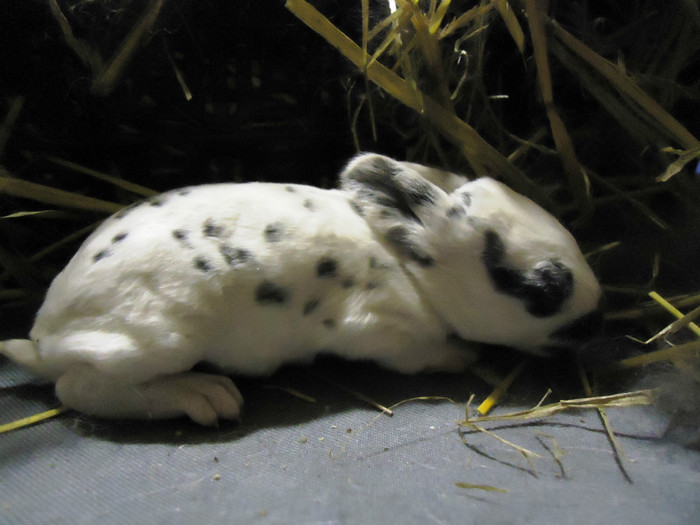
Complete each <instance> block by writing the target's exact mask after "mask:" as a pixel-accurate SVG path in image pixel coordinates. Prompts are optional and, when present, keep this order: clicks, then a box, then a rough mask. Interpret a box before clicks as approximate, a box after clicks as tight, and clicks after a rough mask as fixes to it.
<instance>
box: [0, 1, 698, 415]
mask: <svg viewBox="0 0 700 525" xmlns="http://www.w3.org/2000/svg"><path fill="white" fill-rule="evenodd" d="M6 4H7V5H4V6H3V7H2V9H3V10H5V11H6V13H4V16H3V20H4V24H5V26H6V28H7V30H6V31H4V34H3V37H4V40H5V42H4V45H3V49H4V55H3V58H2V59H1V62H0V78H2V79H3V82H2V89H3V90H4V97H3V98H2V100H1V101H0V120H2V127H1V128H0V217H2V218H1V219H0V266H1V267H2V274H1V276H0V316H1V317H0V319H2V326H1V327H0V331H1V333H0V335H2V336H3V338H4V337H11V336H18V337H21V336H25V335H26V332H27V330H28V328H29V326H30V325H31V319H32V315H33V312H34V311H35V310H36V308H37V307H38V305H39V304H40V301H41V298H42V295H43V292H44V290H45V288H46V287H47V286H48V284H49V283H50V280H51V278H52V277H53V276H54V275H55V274H56V272H57V271H59V270H60V268H61V267H62V266H63V264H65V262H66V261H67V259H68V257H69V256H70V255H71V254H72V253H73V251H74V250H75V249H76V248H77V246H78V245H79V242H80V240H81V239H82V238H83V237H84V235H85V233H86V232H87V231H89V229H90V228H92V227H93V226H94V224H95V223H96V222H97V221H99V220H100V219H101V218H103V217H104V216H105V214H107V213H110V212H112V211H114V210H116V209H118V208H119V207H121V206H123V205H126V204H128V203H130V202H133V201H134V200H137V199H138V198H140V197H142V196H145V195H149V194H152V193H153V192H154V191H162V190H165V189H169V188H173V187H178V186H182V185H186V184H196V183H204V182H213V181H221V180H238V181H241V180H270V181H275V180H285V181H296V182H305V183H312V184H317V185H321V186H329V185H332V184H333V182H334V176H335V173H337V171H338V169H339V167H340V166H341V165H342V163H343V162H344V161H345V160H346V159H347V158H348V157H349V156H350V155H352V153H353V152H354V151H355V150H375V151H380V152H383V153H386V154H389V155H393V156H395V157H397V158H404V159H408V160H414V161H417V162H424V163H432V164H439V165H442V166H444V167H446V168H449V169H452V170H456V171H463V172H467V173H471V174H473V175H476V176H479V175H491V176H496V177H498V178H500V179H502V180H504V181H505V182H506V183H508V184H510V185H511V186H512V187H514V188H515V189H517V190H519V191H521V192H523V193H525V194H527V195H529V196H530V197H532V198H533V199H535V200H537V201H538V202H540V203H541V204H543V205H544V206H545V207H547V208H548V209H549V210H550V211H552V212H553V213H554V214H555V215H557V216H558V217H560V218H561V219H562V221H564V222H565V223H566V224H567V225H568V226H569V227H570V228H571V229H572V231H573V232H574V234H575V235H576V236H577V238H578V239H579V241H580V243H581V245H582V246H583V248H584V251H586V252H588V253H589V254H590V257H589V260H590V261H591V264H592V266H593V267H594V268H595V269H596V271H597V273H598V275H599V276H600V278H601V281H602V283H603V284H604V287H605V289H606V292H607V298H608V313H607V317H608V327H607V337H606V340H605V342H604V343H601V345H600V346H601V348H600V354H604V355H605V356H607V358H606V363H605V364H604V365H601V363H599V362H593V363H588V364H587V366H588V367H589V368H590V369H601V367H603V368H605V367H607V372H606V374H607V375H606V376H605V377H607V378H608V379H609V378H610V377H611V376H612V377H613V378H614V379H615V381H616V382H617V384H618V386H619V384H620V382H621V381H622V380H623V379H624V377H625V376H624V375H623V372H621V369H622V368H623V367H632V366H635V367H636V366H641V365H644V366H648V363H647V362H646V361H644V360H643V358H642V359H641V360H640V361H623V362H622V363H617V364H615V363H616V362H617V360H619V359H627V358H630V357H635V356H638V355H642V354H646V353H647V352H649V351H655V350H663V351H665V352H666V353H665V354H661V360H660V362H661V365H658V364H657V365H656V366H660V368H661V370H663V371H665V373H666V372H668V373H674V374H680V375H681V376H682V377H683V378H684V379H683V381H685V382H686V383H687V384H688V385H690V386H689V388H691V389H692V388H698V385H699V384H700V368H699V367H698V351H699V350H698V340H699V337H698V335H697V334H695V333H693V331H692V330H689V329H688V326H690V321H692V318H696V317H698V315H700V314H699V313H698V312H699V310H698V307H699V305H700V272H699V271H698V269H699V268H700V240H698V231H700V209H699V208H700V206H698V202H700V201H699V200H698V199H699V197H700V185H699V184H698V174H697V173H696V166H697V161H698V158H699V157H700V142H699V141H698V139H697V138H696V136H697V134H698V124H699V122H700V89H699V82H700V39H699V38H698V37H697V35H698V34H700V8H699V7H698V5H697V3H696V2H694V1H691V0H671V1H670V2H669V1H666V2H661V1H659V0H636V1H631V2H625V3H624V7H622V6H621V4H620V3H619V2H614V1H612V0H611V1H600V2H590V1H586V0H579V1H555V0H551V1H547V0H512V1H505V0H481V1H473V0H471V1H467V0H454V1H449V0H421V1H418V0H415V1H414V0H396V1H395V2H391V1H384V0H381V1H380V0H376V1H372V2H369V1H368V0H357V1H356V2H343V3H338V2H331V1H321V0H319V1H313V2H310V3H307V2H306V1H304V0H288V2H287V3H286V9H285V8H284V7H283V6H282V5H281V3H280V2H278V1H271V0H265V1H258V2H225V1H218V2H217V1H212V2H194V1H188V0H149V1H145V0H128V1H123V2H112V1H109V0H91V1H88V0H49V1H48V3H47V4H46V7H45V8H44V9H43V10H42V8H38V9H37V7H36V6H34V5H29V4H27V3H25V2H15V3H6ZM10 4H12V5H10ZM312 4H313V5H312ZM319 35H320V36H319ZM652 291H658V292H659V293H660V294H661V296H663V297H665V298H667V299H669V300H670V302H671V303H673V305H675V307H677V308H679V309H680V310H681V311H682V312H691V317H692V318H691V317H686V318H685V319H684V320H682V321H680V322H679V323H680V324H674V326H673V328H672V329H670V330H668V331H666V332H660V331H661V330H662V329H663V328H664V326H666V325H667V324H669V323H670V322H671V321H673V317H671V316H670V315H668V314H666V313H665V311H664V308H663V307H662V306H660V304H659V301H655V300H652V299H650V298H648V294H649V292H652ZM676 314H678V313H677V312H676ZM680 315H682V314H680ZM658 333H661V335H660V336H658V337H654V335H655V334H658ZM630 335H631V336H633V337H635V338H637V339H638V340H641V341H645V342H646V344H642V343H639V342H635V341H632V340H630V339H629V338H627V337H626V336H630ZM648 339H651V340H649V341H646V340H648ZM688 345H690V346H688ZM677 347H680V350H678V348H677ZM669 348H670V349H671V350H668V349H669ZM655 355H657V356H658V355H659V354H655ZM611 358H612V361H613V364H611V362H610V361H611ZM613 369H614V370H615V371H614V372H612V370H613ZM601 377H603V376H601ZM690 399H692V396H690ZM690 404H691V405H694V404H695V403H694V402H693V401H691V402H690ZM686 408H688V407H686ZM691 408H694V407H691ZM691 408H689V410H690V409H691Z"/></svg>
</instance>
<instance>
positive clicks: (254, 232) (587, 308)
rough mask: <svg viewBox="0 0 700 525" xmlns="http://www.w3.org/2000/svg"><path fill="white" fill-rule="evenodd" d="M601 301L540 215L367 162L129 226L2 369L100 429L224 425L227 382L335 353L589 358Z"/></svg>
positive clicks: (155, 214)
mask: <svg viewBox="0 0 700 525" xmlns="http://www.w3.org/2000/svg"><path fill="white" fill-rule="evenodd" d="M600 297H601V289H600V286H599V284H598V281H597V279H596V277H595V275H594V273H593V271H592V270H591V268H590V267H589V265H588V264H587V262H586V260H585V258H584V256H583V255H582V253H581V251H580V249H579V248H578V246H577V244H576V241H575V240H574V238H573V237H572V235H571V234H570V233H569V232H568V231H567V230H566V229H565V228H564V227H563V226H562V225H561V224H560V223H559V222H558V221H557V220H556V219H555V218H554V217H553V216H552V215H550V214H549V213H547V212H546V211H545V210H544V209H543V208H541V207H540V206H538V205H537V204H535V203H534V202H533V201H531V200H529V199H527V198H526V197H524V196H522V195H520V194H517V193H515V192H514V191H512V190H510V189H509V188H508V187H506V186H505V185H504V184H502V183H500V182H497V181H496V180H493V179H491V178H478V179H476V180H473V181H469V180H468V179H467V178H465V177H463V176H460V175H456V174H453V173H449V172H446V171H442V170H439V169H435V168H429V167H426V166H422V165H419V164H414V163H410V162H400V161H396V160H393V159H391V158H389V157H385V156H382V155H378V154H373V153H365V154H360V155H358V156H356V157H355V158H353V159H352V160H351V161H350V162H349V163H348V164H347V165H346V167H345V168H344V170H343V171H342V173H341V175H340V186H339V189H330V190H325V189H319V188H315V187H311V186H305V185H298V184H277V183H260V182H251V183H241V184H235V183H222V184H208V185H200V186H192V187H187V188H183V189H178V190H173V191H169V192H167V193H164V194H162V195H159V196H157V197H154V198H151V199H150V200H147V201H145V202H142V203H138V204H135V205H132V206H130V207H128V208H125V209H123V210H121V211H119V212H118V213H116V214H115V215H113V216H112V217H110V218H108V219H107V220H106V221H105V222H104V223H103V224H102V225H101V226H100V227H99V228H98V229H97V230H96V231H95V232H94V233H93V234H92V235H90V236H89V238H88V239H87V240H86V241H85V242H84V243H83V245H82V246H81V248H80V249H79V250H78V252H77V253H76V254H75V256H74V257H73V258H72V259H71V261H70V262H69V263H68V265H67V266H66V268H65V269H64V270H63V271H62V272H61V273H60V274H59V275H58V276H57V277H56V278H55V280H54V281H53V283H52V284H51V287H50V288H49V290H48V292H47V295H46V298H45V301H44V303H43V305H42V306H41V308H40V309H39V311H38V314H37V317H36V320H35V324H34V326H33V328H32V330H31V333H30V339H28V340H18V339H16V340H9V341H5V342H3V343H0V352H2V353H3V354H5V355H6V356H9V357H10V358H11V359H13V360H15V361H16V362H18V363H20V364H22V365H24V366H26V367H28V368H29V369H30V370H31V371H33V372H34V373H36V374H39V375H41V376H44V377H46V378H49V379H51V380H53V381H55V382H56V394H57V396H58V398H59V399H60V400H61V402H62V403H63V404H64V405H66V406H67V407H71V408H73V409H76V410H78V411H81V412H84V413H86V414H91V415H95V416H98V417H105V418H136V419H160V418H172V417H180V416H189V417H190V418H191V419H192V420H193V421H195V422H197V423H200V424H202V425H215V424H217V422H218V420H219V419H237V418H238V417H239V414H240V410H241V407H242V405H243V398H242V397H241V394H240V392H239V391H238V389H237V388H236V386H235V385H234V383H233V381H232V380H231V379H230V378H229V377H227V376H226V375H224V374H246V375H265V374H270V373H272V372H274V371H275V370H276V369H277V368H279V367H280V366H281V365H283V364H286V363H299V362H309V361H311V360H313V358H314V357H316V356H317V355H319V354H321V353H329V354H334V355H337V356H340V357H342V358H347V359H353V360H373V361H375V362H377V363H378V364H379V365H381V366H384V367H386V368H388V369H391V370H395V371H399V372H403V373H417V372H421V371H430V370H435V371H459V370H463V369H464V368H465V367H467V366H468V365H470V364H471V363H473V362H474V361H475V360H476V359H477V357H478V354H479V344H480V343H490V344H494V345H505V346H510V347H514V348H517V349H521V350H523V351H525V352H529V353H532V354H537V355H547V354H549V353H552V352H553V351H554V350H553V349H557V348H560V347H567V346H568V347H571V346H575V345H576V343H577V341H579V340H582V339H585V338H586V336H587V334H588V333H589V332H590V331H591V327H592V326H593V325H594V324H595V319H596V318H597V317H598V313H597V312H598V303H599V300H600ZM202 362H206V363H209V364H211V365H214V366H215V367H216V369H217V370H220V371H221V373H220V374H219V373H216V374H210V373H201V372H195V371H192V368H193V367H194V366H195V365H197V364H198V363H202Z"/></svg>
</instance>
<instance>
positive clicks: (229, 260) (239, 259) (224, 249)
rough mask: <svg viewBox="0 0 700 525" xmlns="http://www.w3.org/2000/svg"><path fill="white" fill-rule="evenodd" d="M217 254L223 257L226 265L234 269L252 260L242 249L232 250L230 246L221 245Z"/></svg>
mask: <svg viewBox="0 0 700 525" xmlns="http://www.w3.org/2000/svg"><path fill="white" fill-rule="evenodd" d="M219 252H220V253H221V255H222V256H223V257H224V260H225V261H226V264H228V265H229V266H231V267H233V268H236V267H237V266H242V265H244V264H245V263H247V262H248V261H249V260H251V259H252V258H253V254H252V253H250V252H249V251H248V250H246V249H243V248H234V247H233V246H231V245H230V244H226V243H224V244H222V245H221V246H220V247H219Z"/></svg>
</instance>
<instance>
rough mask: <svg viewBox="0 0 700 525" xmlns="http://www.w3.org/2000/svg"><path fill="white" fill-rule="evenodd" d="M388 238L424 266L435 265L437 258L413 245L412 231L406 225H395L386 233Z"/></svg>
mask: <svg viewBox="0 0 700 525" xmlns="http://www.w3.org/2000/svg"><path fill="white" fill-rule="evenodd" d="M386 236H387V239H388V240H389V241H390V242H391V243H392V244H394V245H395V246H396V247H397V248H399V250H401V251H402V252H403V253H405V254H406V255H408V257H409V258H410V259H411V260H413V261H415V262H417V263H418V264H419V265H421V266H422V267H424V268H427V267H430V266H434V265H435V259H433V258H432V257H431V256H430V255H428V254H425V253H422V252H421V251H420V250H418V249H416V248H415V246H413V245H412V243H411V240H410V232H409V231H408V229H407V228H406V227H404V226H394V227H392V228H390V229H389V230H388V231H387V233H386Z"/></svg>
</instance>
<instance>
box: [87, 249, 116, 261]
mask: <svg viewBox="0 0 700 525" xmlns="http://www.w3.org/2000/svg"><path fill="white" fill-rule="evenodd" d="M110 255H112V252H111V251H110V250H101V251H99V252H97V253H96V254H95V255H93V256H92V262H97V261H101V260H102V259H104V258H106V257H109V256H110Z"/></svg>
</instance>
